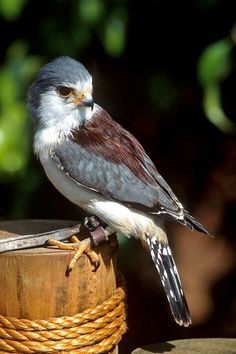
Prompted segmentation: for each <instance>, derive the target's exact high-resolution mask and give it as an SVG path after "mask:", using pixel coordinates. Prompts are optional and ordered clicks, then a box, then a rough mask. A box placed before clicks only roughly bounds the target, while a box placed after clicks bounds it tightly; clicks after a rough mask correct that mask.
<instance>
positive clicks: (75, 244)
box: [46, 216, 114, 274]
mask: <svg viewBox="0 0 236 354" xmlns="http://www.w3.org/2000/svg"><path fill="white" fill-rule="evenodd" d="M80 232H81V233H82V234H83V233H85V232H86V233H89V236H90V237H88V238H86V239H84V240H82V241H80V240H79V239H78V237H77V236H76V235H74V236H71V237H70V238H69V241H70V242H61V241H58V240H52V239H51V240H48V241H47V244H46V245H47V246H56V247H57V248H59V249H63V250H75V251H76V252H75V255H74V256H73V258H72V259H71V261H70V263H69V265H68V267H67V272H66V273H67V274H69V273H70V272H71V271H72V269H73V268H74V266H75V263H76V262H77V260H78V259H79V258H80V256H81V255H82V254H83V253H85V254H86V255H87V256H88V257H89V260H90V262H91V263H92V264H93V266H94V268H95V269H97V268H98V267H99V265H100V259H99V256H98V254H97V253H96V252H95V251H93V250H92V249H91V248H92V247H93V246H98V245H99V244H101V243H103V242H105V241H108V240H109V238H108V236H109V235H111V234H113V233H114V231H113V230H112V229H110V228H109V227H107V228H105V226H104V227H102V226H100V221H98V219H97V218H95V217H94V216H91V217H89V218H85V221H84V224H83V225H81V228H80ZM112 242H113V243H114V241H112ZM112 247H113V246H112Z"/></svg>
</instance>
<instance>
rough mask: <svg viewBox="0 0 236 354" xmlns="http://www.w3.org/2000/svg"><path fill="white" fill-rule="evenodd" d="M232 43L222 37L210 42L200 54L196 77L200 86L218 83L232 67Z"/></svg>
mask: <svg viewBox="0 0 236 354" xmlns="http://www.w3.org/2000/svg"><path fill="white" fill-rule="evenodd" d="M232 49H233V43H232V42H231V41H230V40H229V39H223V40H220V41H218V42H215V43H212V44H210V45H209V46H208V47H207V48H206V49H205V50H204V51H203V53H202V54H201V56H200V58H199V62H198V79H199V81H200V83H201V84H202V86H204V87H205V86H207V85H213V84H218V83H219V82H221V81H222V80H224V79H225V78H226V77H227V75H228V74H229V73H230V71H231V68H232V58H231V54H232Z"/></svg>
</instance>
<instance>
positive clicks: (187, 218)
mask: <svg viewBox="0 0 236 354" xmlns="http://www.w3.org/2000/svg"><path fill="white" fill-rule="evenodd" d="M184 223H185V225H186V226H187V227H188V228H189V229H190V230H197V231H199V232H203V233H204V234H207V235H208V236H212V234H211V233H210V232H209V231H208V230H207V229H206V228H205V227H204V226H203V225H202V224H200V222H198V221H197V220H196V219H195V218H194V217H193V216H192V215H190V214H189V213H188V212H187V211H186V210H184Z"/></svg>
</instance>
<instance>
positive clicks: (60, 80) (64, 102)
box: [27, 56, 93, 127]
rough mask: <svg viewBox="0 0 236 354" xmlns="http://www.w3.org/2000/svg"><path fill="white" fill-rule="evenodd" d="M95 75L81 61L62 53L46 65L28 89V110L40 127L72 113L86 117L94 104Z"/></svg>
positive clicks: (78, 116) (76, 116)
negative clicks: (93, 79) (93, 83)
mask: <svg viewBox="0 0 236 354" xmlns="http://www.w3.org/2000/svg"><path fill="white" fill-rule="evenodd" d="M92 89H93V88H92V77H91V75H90V73H89V72H88V71H87V69H86V68H85V67H84V66H83V65H82V64H81V63H80V62H78V61H76V60H74V59H72V58H70V57H67V56H62V57H58V58H55V59H54V60H52V61H51V62H50V63H48V64H46V65H44V66H43V67H42V68H41V69H40V71H39V72H38V75H37V76H36V78H35V80H34V81H33V83H32V85H31V86H30V88H29V90H28V100H27V101H28V110H29V113H30V115H31V117H33V118H34V119H35V121H36V123H37V124H36V125H39V126H41V127H47V126H51V125H53V124H57V123H60V122H61V120H62V119H66V117H69V116H71V115H73V117H74V119H77V120H81V122H80V123H82V120H84V119H86V117H87V116H88V112H89V111H90V112H91V108H93V98H92Z"/></svg>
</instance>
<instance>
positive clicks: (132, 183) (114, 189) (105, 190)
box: [52, 140, 179, 213]
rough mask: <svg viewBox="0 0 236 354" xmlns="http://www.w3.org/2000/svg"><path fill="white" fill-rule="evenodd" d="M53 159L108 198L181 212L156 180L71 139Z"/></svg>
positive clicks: (145, 206)
mask: <svg viewBox="0 0 236 354" xmlns="http://www.w3.org/2000/svg"><path fill="white" fill-rule="evenodd" d="M65 151H66V153H65ZM52 158H54V160H55V162H56V163H57V165H58V166H60V165H61V166H63V169H64V170H65V172H66V173H67V174H68V175H69V176H70V177H71V178H73V179H74V180H75V181H76V182H77V183H80V184H82V185H83V186H85V187H87V188H89V189H92V190H95V191H97V192H98V193H100V194H102V195H104V196H105V197H107V198H110V199H114V200H117V201H120V202H123V203H127V204H130V205H132V204H134V205H135V206H137V207H138V206H140V207H142V206H143V207H144V208H147V209H148V208H150V209H151V208H154V207H155V206H156V205H157V203H158V204H159V205H160V206H163V208H168V209H169V210H171V211H173V212H174V213H178V211H179V206H178V205H177V204H176V202H175V201H174V200H172V199H171V198H170V196H169V195H168V194H167V193H166V192H165V191H164V190H163V189H162V187H161V186H160V185H159V184H158V183H156V182H155V181H154V179H153V183H152V184H150V183H145V182H144V181H143V180H141V179H140V178H139V177H137V176H136V175H135V174H134V173H133V172H132V171H131V170H130V169H129V168H128V167H127V166H126V165H125V164H116V163H113V162H111V161H107V160H105V159H104V158H103V157H102V156H101V155H98V154H96V153H94V152H93V151H90V150H88V149H86V148H84V147H82V146H81V145H79V144H77V143H75V142H73V141H71V140H67V141H65V142H64V143H62V144H61V145H60V146H58V147H57V148H56V150H55V151H54V155H53V156H52Z"/></svg>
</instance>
